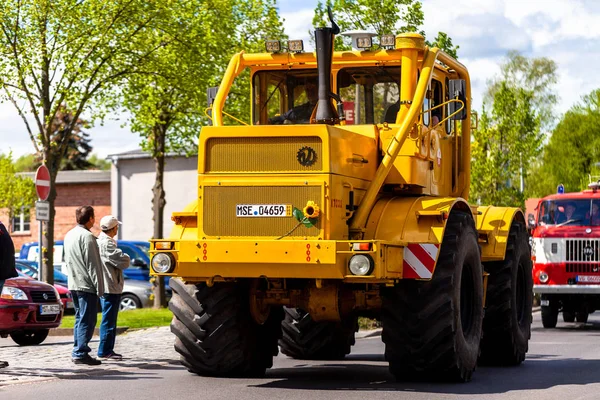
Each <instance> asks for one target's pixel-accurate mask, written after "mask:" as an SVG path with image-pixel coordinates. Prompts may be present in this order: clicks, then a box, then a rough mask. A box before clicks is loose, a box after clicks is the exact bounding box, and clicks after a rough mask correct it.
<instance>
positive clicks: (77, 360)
mask: <svg viewBox="0 0 600 400" xmlns="http://www.w3.org/2000/svg"><path fill="white" fill-rule="evenodd" d="M73 364H85V365H100V364H102V361H100V360H96V359H95V358H94V357H91V356H90V355H89V354H86V355H85V356H83V357H81V358H73Z"/></svg>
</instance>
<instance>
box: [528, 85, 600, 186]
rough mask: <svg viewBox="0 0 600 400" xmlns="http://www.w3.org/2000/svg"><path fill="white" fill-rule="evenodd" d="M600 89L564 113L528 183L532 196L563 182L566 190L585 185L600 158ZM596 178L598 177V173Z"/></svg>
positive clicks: (596, 168) (595, 169)
mask: <svg viewBox="0 0 600 400" xmlns="http://www.w3.org/2000/svg"><path fill="white" fill-rule="evenodd" d="M598 126H600V89H596V90H594V91H593V92H591V93H589V94H588V95H585V96H584V97H583V98H582V101H581V102H580V103H579V104H576V105H575V106H573V107H572V108H571V109H570V110H569V111H567V112H566V113H565V115H564V116H563V117H562V119H561V120H560V121H559V123H558V124H557V125H556V128H555V129H554V131H553V132H552V135H551V137H550V139H549V141H548V144H547V145H546V146H545V148H544V153H543V156H542V157H541V162H540V163H538V165H537V166H536V168H534V169H533V171H532V173H531V176H530V179H528V181H527V183H528V185H530V186H529V188H530V194H531V195H532V196H536V197H538V196H539V197H541V196H546V195H548V194H550V193H554V192H555V191H556V186H557V185H558V184H560V183H562V184H563V185H565V190H566V191H570V192H572V191H579V190H582V189H585V188H586V187H587V184H588V183H589V175H598V172H599V170H598V167H597V166H596V164H597V163H598V162H600V129H599V128H598ZM596 179H597V177H596Z"/></svg>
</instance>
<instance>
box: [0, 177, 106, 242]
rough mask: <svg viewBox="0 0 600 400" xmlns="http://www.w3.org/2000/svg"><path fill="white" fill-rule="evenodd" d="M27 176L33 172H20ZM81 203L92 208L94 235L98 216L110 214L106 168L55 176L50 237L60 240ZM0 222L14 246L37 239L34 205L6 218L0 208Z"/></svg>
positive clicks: (96, 229) (72, 221) (72, 224)
mask: <svg viewBox="0 0 600 400" xmlns="http://www.w3.org/2000/svg"><path fill="white" fill-rule="evenodd" d="M24 175H26V176H29V177H30V178H31V179H33V178H34V175H35V174H34V173H30V174H24ZM83 205H91V206H92V207H94V211H95V214H96V220H97V222H96V226H94V228H93V229H92V231H93V232H94V234H96V235H98V234H99V233H100V230H99V228H98V226H97V225H98V223H99V221H100V218H101V217H103V216H104V215H107V214H110V213H111V205H110V171H61V172H59V173H58V176H57V177H56V201H55V203H54V208H55V210H56V217H55V219H54V240H62V239H63V238H64V237H65V234H66V233H67V232H68V231H69V229H71V228H72V227H73V226H74V225H75V210H76V209H77V207H80V206H83ZM0 221H2V222H3V223H4V224H5V225H6V226H9V222H12V223H11V224H10V229H11V236H12V238H13V241H14V243H15V249H19V248H21V246H22V245H23V243H26V242H31V241H34V242H37V240H38V232H39V230H38V226H39V223H38V221H37V220H36V219H35V208H32V209H31V213H30V215H19V216H15V218H13V221H9V217H8V215H7V213H6V212H1V211H0Z"/></svg>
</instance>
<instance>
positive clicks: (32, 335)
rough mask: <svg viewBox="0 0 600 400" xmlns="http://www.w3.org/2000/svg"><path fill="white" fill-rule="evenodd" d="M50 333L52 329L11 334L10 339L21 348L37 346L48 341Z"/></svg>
mask: <svg viewBox="0 0 600 400" xmlns="http://www.w3.org/2000/svg"><path fill="white" fill-rule="evenodd" d="M49 332H50V329H38V330H35V331H19V332H13V333H11V334H10V337H11V339H12V340H14V341H15V343H16V344H18V345H19V346H35V345H38V344H40V343H42V342H43V341H44V340H46V338H47V337H48V333H49Z"/></svg>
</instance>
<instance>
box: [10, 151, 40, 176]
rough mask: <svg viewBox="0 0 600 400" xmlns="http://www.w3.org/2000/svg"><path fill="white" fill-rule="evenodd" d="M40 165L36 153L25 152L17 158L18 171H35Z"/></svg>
mask: <svg viewBox="0 0 600 400" xmlns="http://www.w3.org/2000/svg"><path fill="white" fill-rule="evenodd" d="M37 167H39V164H38V163H37V161H36V157H35V154H24V155H22V156H21V157H19V158H17V159H16V160H15V171H16V172H35V170H36V169H37Z"/></svg>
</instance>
